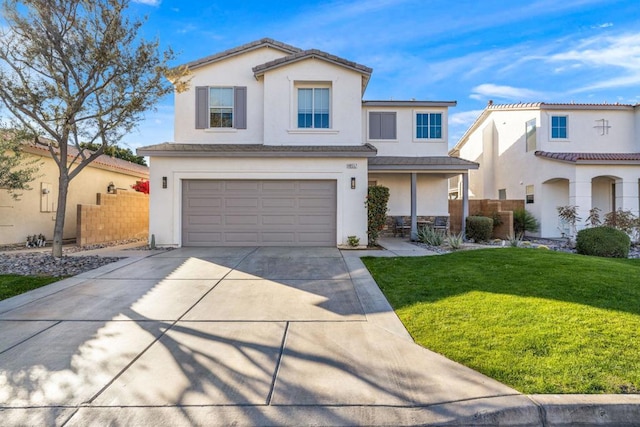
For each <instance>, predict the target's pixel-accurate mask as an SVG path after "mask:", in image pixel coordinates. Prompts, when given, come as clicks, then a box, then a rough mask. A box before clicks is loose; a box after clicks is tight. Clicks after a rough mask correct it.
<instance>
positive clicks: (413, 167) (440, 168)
mask: <svg viewBox="0 0 640 427" xmlns="http://www.w3.org/2000/svg"><path fill="white" fill-rule="evenodd" d="M368 167H369V170H370V171H376V172H384V171H390V172H394V171H430V170H433V171H438V172H443V173H444V172H451V173H460V171H465V170H471V169H478V167H479V165H477V164H475V165H455V166H452V165H369V166H368Z"/></svg>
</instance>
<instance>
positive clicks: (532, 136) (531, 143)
mask: <svg viewBox="0 0 640 427" xmlns="http://www.w3.org/2000/svg"><path fill="white" fill-rule="evenodd" d="M525 135H526V138H527V151H533V150H535V149H536V119H531V120H529V121H528V122H527V123H526V125H525Z"/></svg>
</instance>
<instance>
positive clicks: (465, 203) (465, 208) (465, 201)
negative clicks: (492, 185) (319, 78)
mask: <svg viewBox="0 0 640 427" xmlns="http://www.w3.org/2000/svg"><path fill="white" fill-rule="evenodd" d="M468 216H469V173H463V174H462V227H461V228H460V230H462V236H463V237H464V236H466V235H467V230H466V228H467V221H466V219H467V217H468Z"/></svg>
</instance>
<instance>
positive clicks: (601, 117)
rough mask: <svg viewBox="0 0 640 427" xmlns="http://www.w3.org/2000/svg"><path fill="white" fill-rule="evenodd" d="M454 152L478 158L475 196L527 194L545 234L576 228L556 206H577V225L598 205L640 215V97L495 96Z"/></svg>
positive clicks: (472, 188) (473, 177)
mask: <svg viewBox="0 0 640 427" xmlns="http://www.w3.org/2000/svg"><path fill="white" fill-rule="evenodd" d="M450 154H451V155H455V156H459V157H460V158H463V159H467V160H471V161H474V162H478V163H479V164H480V168H479V169H478V170H477V171H473V172H472V173H471V174H470V176H469V180H470V184H469V186H470V192H471V197H472V198H481V199H482V198H487V199H506V198H509V199H524V200H525V207H526V209H527V210H529V211H530V212H531V213H532V214H534V215H535V217H536V218H537V219H538V220H539V221H540V225H541V227H540V231H539V233H537V235H539V236H542V237H561V236H562V235H567V234H568V233H569V232H570V230H569V229H568V226H567V224H563V223H562V222H561V221H560V219H559V217H558V211H557V207H558V206H567V205H574V206H578V208H579V211H578V212H579V216H580V217H581V219H582V221H581V222H580V223H579V224H578V227H577V228H578V230H579V229H581V228H583V227H584V225H585V224H584V221H585V220H586V219H587V217H588V216H589V211H590V209H592V208H594V207H597V208H599V209H600V215H601V217H602V216H603V215H604V214H606V213H608V212H612V211H615V210H616V209H619V208H620V209H624V210H630V211H631V212H632V213H634V214H635V215H638V209H639V204H640V201H639V199H638V185H639V179H640V110H639V109H638V105H636V106H633V105H621V104H574V103H570V104H548V103H531V104H511V105H494V104H493V103H491V102H489V105H488V106H487V107H486V109H485V110H484V111H483V112H482V113H481V114H480V116H479V117H478V119H477V120H476V121H475V123H474V124H473V125H472V126H471V127H470V128H469V129H468V130H467V132H466V133H465V134H464V135H463V137H462V138H461V139H460V141H459V142H458V143H457V144H456V146H455V147H454V148H453V150H451V152H450Z"/></svg>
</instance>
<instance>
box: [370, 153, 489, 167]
mask: <svg viewBox="0 0 640 427" xmlns="http://www.w3.org/2000/svg"><path fill="white" fill-rule="evenodd" d="M369 169H371V170H383V169H395V170H403V169H404V170H410V169H417V170H433V169H438V170H443V169H446V170H450V169H456V170H457V169H467V170H468V169H478V163H476V162H471V161H469V160H464V159H460V158H457V157H450V156H428V157H400V156H380V157H372V158H370V159H369Z"/></svg>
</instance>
